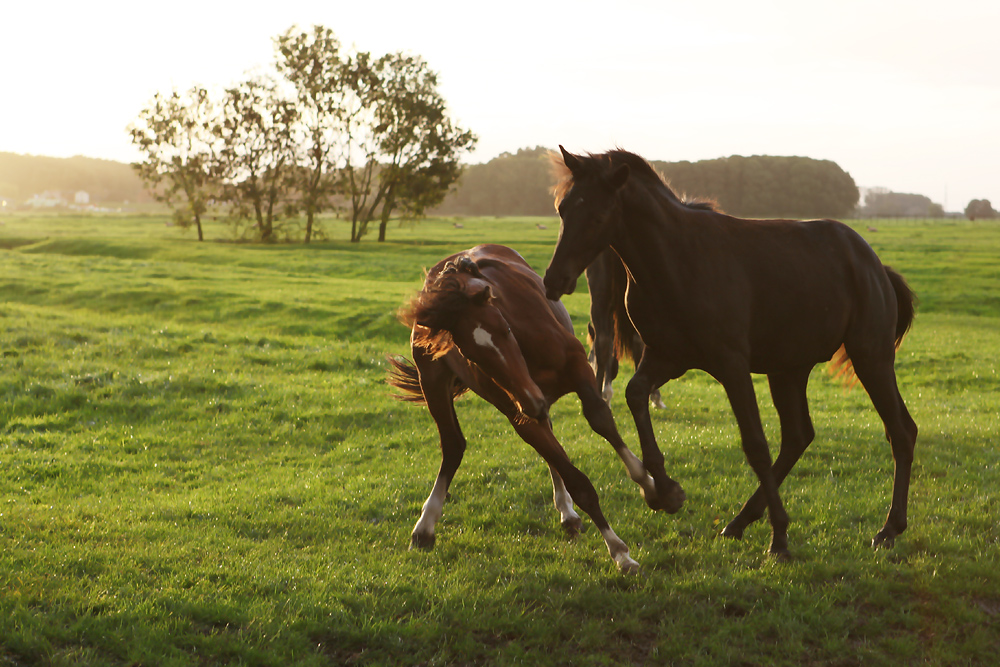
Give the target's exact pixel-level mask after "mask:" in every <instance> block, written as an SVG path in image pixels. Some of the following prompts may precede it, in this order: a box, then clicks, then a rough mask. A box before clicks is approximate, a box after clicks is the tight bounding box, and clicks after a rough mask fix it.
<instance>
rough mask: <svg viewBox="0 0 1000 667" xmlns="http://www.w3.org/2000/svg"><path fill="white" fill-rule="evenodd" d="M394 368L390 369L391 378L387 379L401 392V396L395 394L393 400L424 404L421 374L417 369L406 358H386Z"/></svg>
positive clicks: (390, 356)
mask: <svg viewBox="0 0 1000 667" xmlns="http://www.w3.org/2000/svg"><path fill="white" fill-rule="evenodd" d="M386 359H388V361H389V364H390V365H391V366H392V368H390V369H389V377H387V378H386V379H385V381H386V382H388V383H389V385H390V386H392V387H395V388H396V389H398V390H400V391H401V392H402V393H401V394H393V395H392V396H393V398H396V399H399V400H400V401H409V402H411V403H424V402H425V401H424V392H423V390H422V389H421V388H420V374H419V373H418V372H417V367H416V366H414V365H413V362H411V361H410V360H409V359H406V358H405V357H394V356H392V355H389V356H387V357H386Z"/></svg>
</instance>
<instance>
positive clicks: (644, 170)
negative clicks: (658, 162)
mask: <svg viewBox="0 0 1000 667" xmlns="http://www.w3.org/2000/svg"><path fill="white" fill-rule="evenodd" d="M577 157H579V158H580V160H581V161H582V162H583V163H584V165H585V166H586V168H587V170H588V171H589V172H591V173H594V174H597V175H610V174H611V171H612V170H613V169H614V168H615V167H617V166H619V165H622V164H625V165H628V167H629V170H630V173H631V176H630V178H633V177H639V178H640V179H642V180H644V181H646V182H647V183H648V184H649V185H650V186H653V187H655V188H657V189H660V190H661V191H662V192H663V193H664V194H665V195H666V196H667V197H668V198H669V199H671V200H673V201H675V202H676V203H678V204H681V205H682V206H687V207H688V208H692V209H696V210H701V211H714V212H717V213H721V210H720V209H719V207H718V204H717V203H716V202H715V201H712V200H705V199H693V198H689V197H687V196H684V197H678V196H677V194H676V193H675V192H674V191H673V189H671V187H670V185H669V184H668V182H667V179H666V178H665V177H664V176H663V174H661V173H660V172H658V171H657V170H656V169H654V168H653V165H651V164H650V163H649V162H647V161H646V160H645V159H644V158H642V157H640V156H639V155H636V154H635V153H631V152H629V151H626V150H622V149H621V148H616V149H614V150H610V151H607V152H606V153H587V154H586V155H578V156H577ZM549 161H550V164H551V171H552V175H553V177H554V178H555V180H556V184H555V185H554V186H552V194H553V196H554V197H555V206H556V208H558V207H559V203H560V202H561V201H562V200H563V198H565V197H566V195H567V194H568V193H569V191H570V189H571V188H572V187H573V172H571V171H570V170H569V167H567V166H566V163H565V162H564V161H563V157H562V155H561V154H560V153H557V152H555V151H551V152H550V153H549Z"/></svg>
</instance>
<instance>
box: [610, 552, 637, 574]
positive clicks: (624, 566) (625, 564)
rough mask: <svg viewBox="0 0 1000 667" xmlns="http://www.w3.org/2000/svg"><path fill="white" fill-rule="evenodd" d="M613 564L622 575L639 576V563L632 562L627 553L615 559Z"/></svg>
mask: <svg viewBox="0 0 1000 667" xmlns="http://www.w3.org/2000/svg"><path fill="white" fill-rule="evenodd" d="M615 562H616V563H618V571H619V572H621V573H622V574H630V575H634V574H639V570H640V568H639V563H637V562H635V561H634V560H632V557H631V556H629V555H628V554H627V553H626V554H622V555H621V556H618V557H617V558H615Z"/></svg>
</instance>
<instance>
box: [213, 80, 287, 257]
mask: <svg viewBox="0 0 1000 667" xmlns="http://www.w3.org/2000/svg"><path fill="white" fill-rule="evenodd" d="M298 119H299V112H298V107H297V106H296V104H295V101H294V100H291V99H288V98H286V97H284V96H282V95H281V94H280V93H279V91H278V87H277V85H276V84H275V82H274V81H272V80H270V79H268V78H266V77H262V76H257V77H251V78H248V79H247V80H246V81H243V82H242V83H239V84H237V85H236V86H233V87H232V88H229V89H227V90H226V94H225V97H224V98H223V103H222V114H221V116H220V117H219V118H218V120H217V122H216V124H215V125H214V127H213V133H214V134H215V136H216V137H217V139H218V144H219V147H218V160H217V162H216V167H215V174H216V176H217V177H218V179H219V181H220V183H221V184H222V187H223V190H222V192H223V197H224V198H225V199H226V200H227V201H228V202H229V203H230V204H231V205H232V208H233V213H234V219H237V220H243V219H251V220H253V221H254V229H255V230H256V236H257V238H258V239H259V240H261V241H273V240H274V239H275V233H276V231H277V230H276V224H275V223H276V221H277V220H278V219H279V218H280V216H281V213H282V211H281V206H282V201H283V199H284V198H285V197H286V195H287V192H288V189H289V179H290V178H291V175H292V173H293V172H294V167H295V159H296V143H295V127H296V124H297V122H298Z"/></svg>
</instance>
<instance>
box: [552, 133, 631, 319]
mask: <svg viewBox="0 0 1000 667" xmlns="http://www.w3.org/2000/svg"><path fill="white" fill-rule="evenodd" d="M559 150H560V151H561V152H562V165H558V164H556V168H557V169H558V170H559V171H561V172H563V178H562V182H561V183H560V184H559V185H558V186H556V207H557V209H558V211H559V218H560V219H561V222H560V226H559V240H558V241H556V249H555V251H554V252H553V254H552V261H550V262H549V267H548V269H546V271H545V279H544V280H545V294H546V296H547V297H548V298H549V299H552V300H553V301H555V300H557V299H559V298H560V297H561V296H562V295H563V294H571V293H572V292H573V290H574V289H576V280H577V278H579V277H580V274H581V273H583V271H584V269H586V268H587V266H589V265H590V263H591V262H593V261H594V259H595V258H596V257H597V255H598V253H600V252H601V251H602V250H604V249H605V248H607V247H608V246H609V245H610V243H611V240H612V238H613V237H614V232H615V229H616V228H617V227H618V223H619V221H620V219H621V215H622V210H621V202H620V199H619V197H618V193H619V191H620V190H621V189H622V187H624V186H625V183H626V182H627V181H628V178H629V171H630V170H629V166H628V165H627V164H620V165H617V166H612V165H611V164H610V163H609V162H606V161H602V160H598V159H597V158H595V157H594V156H589V157H580V156H577V155H573V154H572V153H570V152H568V151H567V150H566V149H565V148H563V147H562V146H560V147H559ZM557 159H558V158H557Z"/></svg>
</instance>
